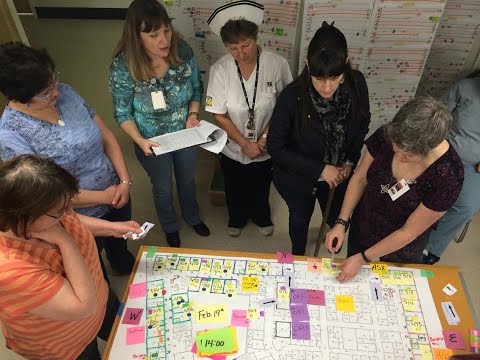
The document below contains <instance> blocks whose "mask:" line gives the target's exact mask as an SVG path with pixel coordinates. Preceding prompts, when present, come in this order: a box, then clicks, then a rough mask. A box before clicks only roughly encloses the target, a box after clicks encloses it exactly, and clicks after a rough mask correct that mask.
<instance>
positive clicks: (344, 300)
mask: <svg viewBox="0 0 480 360" xmlns="http://www.w3.org/2000/svg"><path fill="white" fill-rule="evenodd" d="M335 305H336V307H337V311H345V312H354V311H355V304H354V302H353V296H350V295H336V296H335Z"/></svg>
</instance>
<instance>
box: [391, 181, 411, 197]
mask: <svg viewBox="0 0 480 360" xmlns="http://www.w3.org/2000/svg"><path fill="white" fill-rule="evenodd" d="M408 190H410V186H408V184H407V182H406V181H405V179H402V180H400V181H399V182H397V183H396V184H395V185H393V186H392V187H391V188H390V189H388V195H390V198H391V199H392V201H395V200H397V199H398V198H399V197H400V196H402V195H403V194H405V193H406V192H407V191H408Z"/></svg>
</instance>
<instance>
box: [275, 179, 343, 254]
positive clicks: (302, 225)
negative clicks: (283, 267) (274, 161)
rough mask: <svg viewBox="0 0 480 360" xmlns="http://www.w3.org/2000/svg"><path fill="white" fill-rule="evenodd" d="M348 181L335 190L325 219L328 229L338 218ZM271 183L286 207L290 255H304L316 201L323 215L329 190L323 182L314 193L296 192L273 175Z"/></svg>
mask: <svg viewBox="0 0 480 360" xmlns="http://www.w3.org/2000/svg"><path fill="white" fill-rule="evenodd" d="M349 180H350V178H349V179H348V180H346V181H343V182H342V183H341V184H340V185H339V186H338V187H337V188H336V189H335V195H334V197H333V202H332V207H331V208H330V213H329V215H328V218H327V224H328V225H329V226H330V227H333V225H334V223H335V220H336V219H337V218H338V214H340V210H341V208H342V203H343V198H344V196H345V191H346V190H347V185H348V181H349ZM273 183H274V184H275V187H276V188H277V190H278V192H279V193H280V195H281V196H282V198H283V199H284V200H285V202H286V203H287V206H288V211H289V217H288V232H289V234H290V240H291V242H292V254H293V255H305V250H306V246H307V237H308V227H309V225H310V219H311V217H312V214H313V210H314V208H315V202H316V201H317V200H318V202H319V204H320V208H321V209H322V213H324V212H325V208H326V206H327V200H328V193H329V192H330V188H329V187H328V184H327V183H326V182H325V181H319V182H317V184H316V190H315V191H313V189H312V191H310V192H307V191H305V190H298V189H297V188H295V187H294V186H292V185H291V184H289V183H288V182H287V181H285V180H283V179H282V177H281V176H276V175H275V174H274V175H273Z"/></svg>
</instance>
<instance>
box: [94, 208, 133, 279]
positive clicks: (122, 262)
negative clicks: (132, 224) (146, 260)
mask: <svg viewBox="0 0 480 360" xmlns="http://www.w3.org/2000/svg"><path fill="white" fill-rule="evenodd" d="M131 218H132V202H131V200H129V201H128V203H126V204H125V205H124V206H123V207H121V208H120V209H115V208H111V209H110V211H109V212H108V213H106V214H105V215H103V216H102V217H101V219H103V220H108V221H128V220H131ZM95 242H96V243H97V249H98V255H99V257H100V265H101V266H102V271H103V276H104V278H105V280H107V282H109V280H108V275H107V271H106V269H105V264H104V263H103V259H102V256H101V254H102V250H103V249H105V253H106V255H107V259H108V261H109V262H110V266H111V267H112V269H115V270H117V271H119V272H121V273H128V272H130V271H131V269H132V268H133V264H134V263H135V258H134V257H133V255H132V254H131V253H130V252H129V251H128V248H127V240H124V239H121V238H120V239H119V238H116V237H113V236H97V237H96V238H95Z"/></svg>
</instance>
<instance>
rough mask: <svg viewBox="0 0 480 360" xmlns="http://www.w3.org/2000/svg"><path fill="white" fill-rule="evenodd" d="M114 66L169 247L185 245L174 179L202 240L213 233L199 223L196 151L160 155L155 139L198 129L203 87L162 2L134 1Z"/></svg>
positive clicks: (124, 124) (114, 87)
mask: <svg viewBox="0 0 480 360" xmlns="http://www.w3.org/2000/svg"><path fill="white" fill-rule="evenodd" d="M114 56H115V58H114V60H113V63H112V65H111V67H110V83H109V85H110V93H111V94H112V98H113V108H114V115H115V119H116V120H117V123H118V125H119V126H120V128H121V129H122V130H123V131H124V132H125V133H126V134H127V135H128V136H130V138H131V139H132V141H133V143H134V147H135V155H136V157H137V159H138V161H139V162H140V164H142V166H143V168H144V169H145V171H146V172H147V174H148V176H149V177H150V181H151V183H152V186H153V189H152V192H153V201H154V203H155V208H156V210H157V216H158V219H159V221H160V224H161V226H162V229H163V231H164V232H165V237H166V240H167V243H168V245H170V246H172V247H179V246H180V243H181V242H180V235H179V233H178V229H179V224H178V219H177V214H176V212H175V206H174V202H173V187H172V183H173V181H172V180H173V174H174V173H175V181H176V185H177V193H178V199H179V202H180V207H181V210H182V215H183V218H184V219H185V221H186V222H187V224H188V225H190V226H192V227H193V229H194V230H195V232H196V233H197V234H198V235H201V236H208V235H210V230H209V229H208V227H207V226H206V225H205V224H204V223H203V221H202V220H201V218H200V211H199V208H198V203H197V195H196V189H195V161H196V158H197V148H196V147H189V148H185V149H181V150H177V151H174V152H171V153H168V154H163V155H160V156H155V155H154V153H153V150H152V147H156V146H161V145H162V144H158V143H157V142H155V141H152V140H149V139H150V138H152V137H155V136H159V135H163V134H167V133H172V132H175V131H179V130H182V129H185V128H190V127H194V126H198V124H199V121H198V112H199V111H200V99H201V95H202V90H203V85H202V82H201V81H200V75H199V70H198V65H197V60H196V58H195V56H194V54H193V51H192V49H191V47H190V46H189V45H188V44H187V43H186V42H185V41H183V40H182V39H180V37H179V34H178V33H177V32H176V31H175V30H174V29H173V26H172V21H171V19H170V17H169V16H168V13H167V10H165V7H164V6H163V5H162V4H161V3H160V2H158V1H157V0H135V1H133V2H132V3H131V4H130V6H129V7H128V10H127V17H126V19H125V24H124V27H123V34H122V37H121V39H120V41H119V43H118V45H117V48H116V50H115V54H114Z"/></svg>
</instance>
